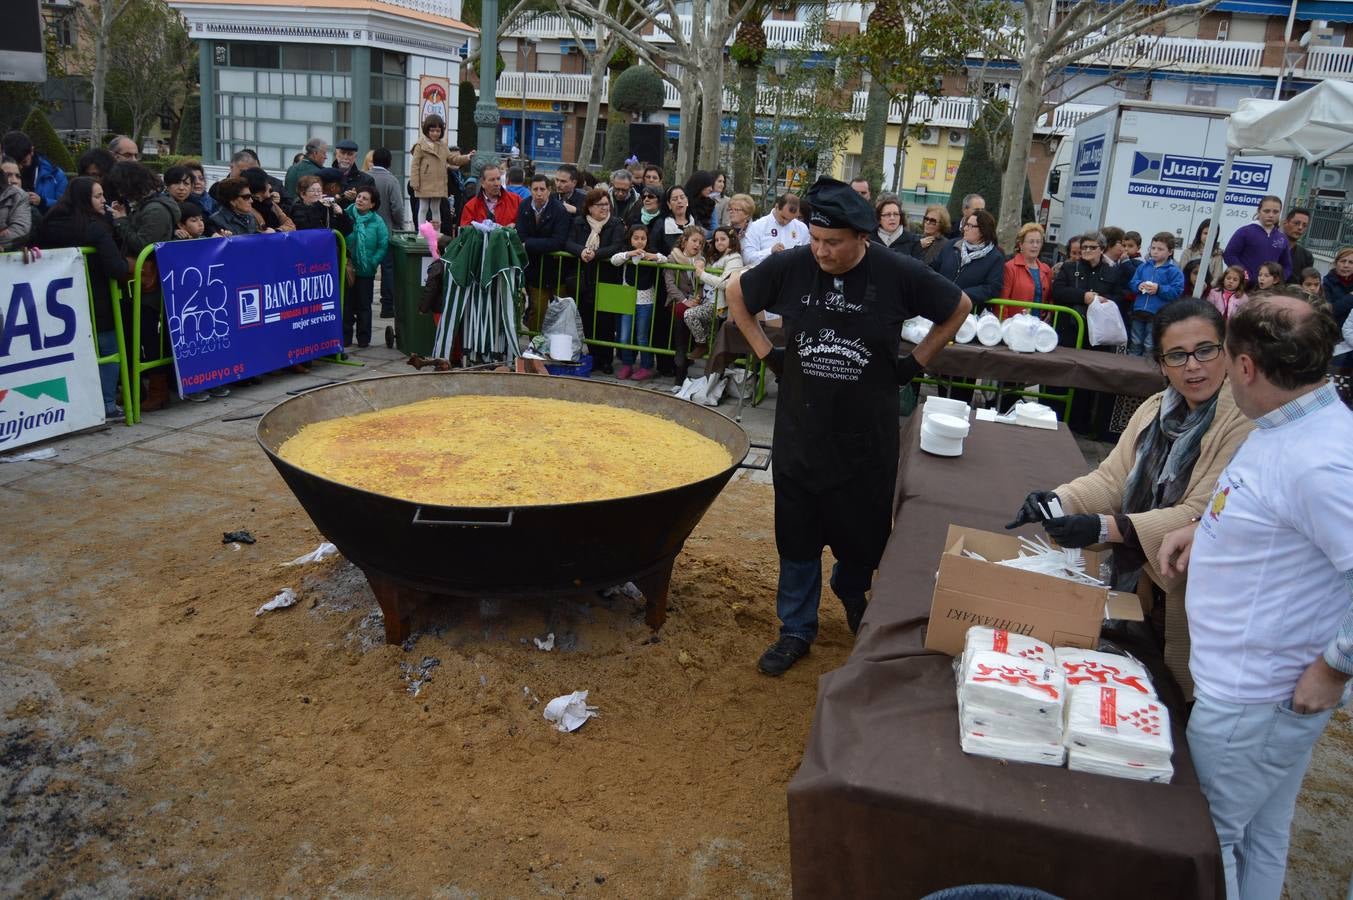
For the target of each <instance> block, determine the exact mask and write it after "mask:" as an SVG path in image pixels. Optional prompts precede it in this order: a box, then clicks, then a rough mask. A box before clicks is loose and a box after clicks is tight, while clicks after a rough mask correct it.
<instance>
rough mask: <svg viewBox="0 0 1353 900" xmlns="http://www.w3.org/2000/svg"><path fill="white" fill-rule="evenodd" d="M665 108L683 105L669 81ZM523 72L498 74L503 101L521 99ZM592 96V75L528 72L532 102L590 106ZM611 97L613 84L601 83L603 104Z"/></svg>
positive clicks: (500, 95)
mask: <svg viewBox="0 0 1353 900" xmlns="http://www.w3.org/2000/svg"><path fill="white" fill-rule="evenodd" d="M662 90H663V104H662V105H663V106H664V107H670V108H672V109H676V108H678V107H680V106H681V95H680V94H679V93H677V89H676V88H675V87H673V86H672V85H670V84H668V83H667V82H665V81H664V82H663V84H662ZM521 91H522V73H521V72H502V73H500V74H499V75H498V87H497V93H498V96H499V97H500V98H512V99H516V100H520V99H521V97H522V92H521ZM591 93H592V77H591V76H590V75H562V74H559V73H556V72H527V73H526V96H527V97H529V98H530V99H532V100H561V101H564V102H568V103H586V102H587V98H588V97H589V96H591ZM609 94H610V84H609V83H608V82H606V81H603V82H602V83H601V102H602V103H605V102H606V101H607V99H608V97H609Z"/></svg>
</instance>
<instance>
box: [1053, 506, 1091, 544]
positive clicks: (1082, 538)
mask: <svg viewBox="0 0 1353 900" xmlns="http://www.w3.org/2000/svg"><path fill="white" fill-rule="evenodd" d="M1043 530H1044V531H1046V532H1047V533H1048V537H1050V538H1052V539H1053V540H1054V541H1056V542H1057V543H1058V544H1060V545H1061V546H1063V547H1088V546H1090V545H1091V544H1098V543H1099V516H1096V515H1092V514H1089V513H1086V514H1082V515H1079V516H1062V517H1061V518H1059V519H1048V520H1047V521H1045V522H1044V523H1043Z"/></svg>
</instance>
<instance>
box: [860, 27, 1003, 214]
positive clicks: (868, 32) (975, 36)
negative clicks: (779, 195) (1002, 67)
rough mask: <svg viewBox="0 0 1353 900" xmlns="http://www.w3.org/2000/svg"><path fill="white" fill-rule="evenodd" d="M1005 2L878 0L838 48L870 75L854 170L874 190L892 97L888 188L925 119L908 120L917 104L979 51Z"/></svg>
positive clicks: (880, 177)
mask: <svg viewBox="0 0 1353 900" xmlns="http://www.w3.org/2000/svg"><path fill="white" fill-rule="evenodd" d="M1007 10H1008V3H1007V2H1006V0H965V2H963V3H951V2H949V0H880V2H879V3H877V4H876V5H875V6H874V11H873V12H872V13H870V15H869V21H868V25H867V27H866V29H865V30H864V31H863V32H861V33H860V34H858V35H854V36H852V37H849V38H846V39H845V40H843V41H841V43H840V46H839V48H838V52H840V54H841V56H842V58H843V59H844V60H845V61H846V62H847V64H848V66H849V70H850V72H851V73H852V74H867V75H868V76H869V93H868V99H867V102H866V106H865V119H864V129H863V134H862V136H861V149H860V161H861V171H860V174H861V176H863V177H864V178H867V179H868V180H869V184H870V187H871V188H872V189H873V190H874V191H875V192H878V191H881V190H882V189H883V183H882V182H883V157H884V150H885V144H886V143H887V139H886V135H887V128H888V114H889V110H890V109H891V107H892V105H893V103H894V102H896V103H898V105H899V106H900V107H901V110H902V127H901V129H900V132H901V134H900V139H899V140H898V159H897V163H896V167H895V169H894V177H893V185H892V189H893V190H897V186H898V184H899V183H900V179H901V172H902V153H903V152H904V151H905V148H906V145H907V140H908V139H909V138H912V137H918V136H919V132H920V130H921V129H923V128H924V127H925V122H924V121H917V122H915V123H913V122H912V121H911V118H912V112H913V110H914V109H915V105H916V102H917V101H918V100H919V99H921V98H923V97H926V96H936V95H938V94H939V93H940V85H941V79H942V78H943V77H944V76H945V75H946V74H949V73H951V72H954V71H956V70H959V69H961V68H962V66H963V60H964V58H965V57H966V56H967V55H969V54H971V53H977V52H981V51H983V50H985V49H986V47H985V44H986V43H987V38H986V37H985V36H986V35H989V34H992V33H994V32H995V31H996V30H997V29H998V28H999V27H1000V25H1001V24H1002V23H1003V22H1004V20H1005V16H1006V13H1007Z"/></svg>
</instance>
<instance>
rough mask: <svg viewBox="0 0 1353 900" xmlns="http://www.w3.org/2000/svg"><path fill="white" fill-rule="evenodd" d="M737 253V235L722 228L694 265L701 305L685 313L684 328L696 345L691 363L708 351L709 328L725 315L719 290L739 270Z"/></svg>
mask: <svg viewBox="0 0 1353 900" xmlns="http://www.w3.org/2000/svg"><path fill="white" fill-rule="evenodd" d="M741 249H742V248H741V245H740V244H739V243H738V236H737V232H735V231H734V230H733V228H732V226H728V225H725V226H724V227H722V228H716V229H714V235H713V236H712V237H711V238H710V239H709V243H707V244H706V245H705V255H704V258H703V259H700V260H697V261H696V263H695V270H696V274H697V275H698V276H699V278H700V286H701V294H702V296H701V303H700V305H699V306H698V307H696V308H695V309H692V310H691V311H689V312H688V313H686V327H687V328H689V329H690V330H691V337H692V338H694V339H695V342H696V347H695V352H694V353H692V354H691V357H692V358H694V359H700V358H701V357H702V356H704V355H705V351H706V350H707V349H708V345H709V332H710V325H711V324H712V322H713V320H714V317H715V316H716V315H717V316H726V315H727V309H728V301H727V300H726V299H725V297H724V292H723V289H724V287H725V286H726V285H727V284H728V279H730V278H732V277H733V273H734V272H736V271H737V270H738V269H741V268H742V253H741ZM706 267H709V268H711V269H718V270H719V274H717V275H715V274H714V273H713V272H706V271H705V268H706Z"/></svg>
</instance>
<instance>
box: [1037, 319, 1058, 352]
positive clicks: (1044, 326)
mask: <svg viewBox="0 0 1353 900" xmlns="http://www.w3.org/2000/svg"><path fill="white" fill-rule="evenodd" d="M1034 349H1035V350H1037V351H1038V352H1039V353H1051V352H1052V351H1054V350H1056V349H1057V329H1056V328H1053V327H1052V326H1051V325H1049V324H1048V323H1047V322H1039V323H1038V333H1037V334H1035V335H1034Z"/></svg>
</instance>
